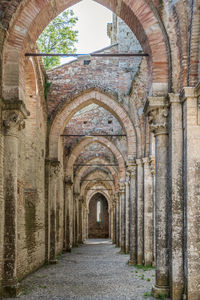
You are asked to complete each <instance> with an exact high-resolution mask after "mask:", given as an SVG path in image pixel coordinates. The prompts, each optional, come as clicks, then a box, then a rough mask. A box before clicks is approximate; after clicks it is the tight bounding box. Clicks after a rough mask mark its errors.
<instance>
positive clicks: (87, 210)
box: [86, 208, 89, 239]
mask: <svg viewBox="0 0 200 300" xmlns="http://www.w3.org/2000/svg"><path fill="white" fill-rule="evenodd" d="M88 215H89V208H86V239H88Z"/></svg>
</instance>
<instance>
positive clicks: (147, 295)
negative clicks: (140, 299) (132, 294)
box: [144, 292, 152, 297]
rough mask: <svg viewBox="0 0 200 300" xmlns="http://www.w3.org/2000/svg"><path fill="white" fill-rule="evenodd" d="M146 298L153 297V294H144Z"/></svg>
mask: <svg viewBox="0 0 200 300" xmlns="http://www.w3.org/2000/svg"><path fill="white" fill-rule="evenodd" d="M144 296H145V297H152V294H151V293H149V292H146V293H144Z"/></svg>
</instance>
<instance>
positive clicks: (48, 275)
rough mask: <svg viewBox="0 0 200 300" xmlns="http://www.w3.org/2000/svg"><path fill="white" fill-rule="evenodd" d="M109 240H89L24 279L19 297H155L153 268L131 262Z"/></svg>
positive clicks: (62, 299)
mask: <svg viewBox="0 0 200 300" xmlns="http://www.w3.org/2000/svg"><path fill="white" fill-rule="evenodd" d="M128 259H129V255H125V254H119V248H116V247H115V245H112V244H111V242H110V241H109V240H100V239H98V240H87V242H86V244H84V245H82V246H80V247H78V248H73V249H72V252H71V253H66V254H63V255H61V256H60V257H59V258H58V264H56V265H47V266H44V267H43V268H41V269H40V270H38V271H36V272H35V273H33V274H31V275H29V276H28V277H27V278H26V279H24V280H23V281H22V294H21V296H20V297H19V298H17V299H28V300H33V299H34V300H36V299H37V300H40V299H42V300H47V299H48V300H51V299H56V300H57V299H59V300H64V299H81V300H82V299H113V300H114V299H134V300H141V299H153V298H152V297H151V296H150V291H151V287H152V284H153V283H154V270H153V269H151V270H145V268H144V269H137V268H135V267H133V266H129V265H128V264H127V261H128Z"/></svg>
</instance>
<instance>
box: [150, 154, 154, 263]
mask: <svg viewBox="0 0 200 300" xmlns="http://www.w3.org/2000/svg"><path fill="white" fill-rule="evenodd" d="M149 162H150V169H151V176H152V194H153V262H152V265H153V266H155V259H156V243H155V241H156V238H155V236H156V225H155V224H156V220H155V215H156V213H155V207H156V205H155V157H154V156H152V155H151V156H150V157H149Z"/></svg>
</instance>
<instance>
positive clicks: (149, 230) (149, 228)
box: [142, 157, 154, 265]
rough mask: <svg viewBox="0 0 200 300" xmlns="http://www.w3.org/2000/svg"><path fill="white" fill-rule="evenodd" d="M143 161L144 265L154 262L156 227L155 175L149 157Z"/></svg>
mask: <svg viewBox="0 0 200 300" xmlns="http://www.w3.org/2000/svg"><path fill="white" fill-rule="evenodd" d="M142 162H143V174H144V177H143V180H144V198H143V199H144V214H143V224H144V231H143V232H144V237H143V241H144V251H143V253H144V257H143V262H144V265H152V264H153V258H154V253H153V248H154V247H153V243H154V228H153V177H152V174H151V169H150V159H149V157H144V158H142Z"/></svg>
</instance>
